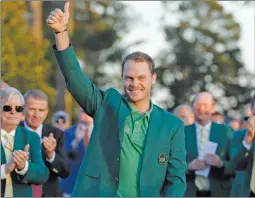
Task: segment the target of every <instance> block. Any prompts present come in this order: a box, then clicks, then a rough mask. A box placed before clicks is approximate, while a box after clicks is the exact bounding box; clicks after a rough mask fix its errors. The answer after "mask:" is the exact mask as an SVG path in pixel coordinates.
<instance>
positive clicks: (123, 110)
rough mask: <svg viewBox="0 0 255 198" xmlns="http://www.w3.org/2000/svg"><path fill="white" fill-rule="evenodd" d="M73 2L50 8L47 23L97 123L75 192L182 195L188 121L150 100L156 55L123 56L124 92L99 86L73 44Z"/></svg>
mask: <svg viewBox="0 0 255 198" xmlns="http://www.w3.org/2000/svg"><path fill="white" fill-rule="evenodd" d="M68 7H69V2H66V3H65V7H64V12H62V11H61V10H60V9H56V10H55V11H53V12H51V15H50V16H49V17H48V19H47V24H48V26H49V27H51V28H52V29H53V30H54V31H55V39H56V46H54V47H53V48H54V53H55V55H56V58H57V61H58V64H59V65H60V68H61V71H62V73H63V75H64V77H65V81H66V84H67V88H68V90H69V91H70V92H71V94H72V95H73V97H74V98H75V100H76V101H77V102H78V103H79V104H80V106H81V107H82V108H83V109H84V111H85V112H86V113H87V114H88V115H90V116H91V117H93V119H94V123H95V125H94V129H93V132H92V136H91V139H90V143H89V145H88V148H87V151H86V155H85V157H84V159H83V162H82V164H81V167H80V170H79V175H78V178H77V181H76V184H75V187H74V190H73V193H72V196H78V197H84V196H112V197H113V196H119V197H124V196H125V197H126V196H128V197H137V196H144V197H145V196H154V197H158V196H169V197H170V196H175V197H176V196H183V194H184V192H185V189H186V178H185V171H186V159H185V157H186V151H185V137H184V124H183V122H182V121H181V120H180V119H178V118H177V117H175V116H173V115H172V114H170V113H169V112H167V111H165V110H163V109H161V108H160V107H158V106H156V105H154V104H153V103H152V102H151V100H150V92H151V87H152V85H153V84H154V83H155V81H156V74H155V65H154V62H153V60H152V59H151V57H149V56H148V55H147V54H145V53H142V52H135V53H132V54H130V55H128V56H127V57H126V58H125V59H124V61H123V63H122V80H123V84H124V91H125V94H124V95H122V94H120V93H119V92H118V91H116V90H115V89H113V88H110V89H108V90H106V91H102V90H100V89H98V88H97V87H96V86H95V85H94V84H93V83H92V82H91V81H90V80H89V79H88V77H87V76H86V75H84V74H83V72H82V71H81V69H80V65H79V63H78V61H77V58H76V55H75V53H74V51H73V48H72V46H71V45H70V41H69V37H68V33H67V24H68V18H69V12H68Z"/></svg>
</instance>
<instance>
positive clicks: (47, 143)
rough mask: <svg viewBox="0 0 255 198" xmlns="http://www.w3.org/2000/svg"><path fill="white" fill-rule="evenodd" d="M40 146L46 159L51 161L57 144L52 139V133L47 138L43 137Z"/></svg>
mask: <svg viewBox="0 0 255 198" xmlns="http://www.w3.org/2000/svg"><path fill="white" fill-rule="evenodd" d="M42 144H43V146H44V148H45V151H46V156H47V158H48V159H51V158H52V157H53V153H54V151H55V148H56V146H57V142H56V139H55V138H54V137H53V133H50V135H49V137H44V138H43V140H42Z"/></svg>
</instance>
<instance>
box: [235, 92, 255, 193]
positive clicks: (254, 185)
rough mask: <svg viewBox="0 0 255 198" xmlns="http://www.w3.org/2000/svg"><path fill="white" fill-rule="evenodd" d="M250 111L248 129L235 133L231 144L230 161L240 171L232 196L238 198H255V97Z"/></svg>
mask: <svg viewBox="0 0 255 198" xmlns="http://www.w3.org/2000/svg"><path fill="white" fill-rule="evenodd" d="M251 109H252V113H253V115H252V116H250V118H249V119H248V128H247V129H243V130H239V131H236V132H235V133H234V135H233V139H232V144H231V153H230V157H231V161H232V162H233V164H235V169H236V170H237V171H240V177H238V178H236V181H235V186H233V187H235V191H233V193H232V195H235V196H239V197H249V196H250V197H254V196H255V95H254V96H253V99H252V103H251Z"/></svg>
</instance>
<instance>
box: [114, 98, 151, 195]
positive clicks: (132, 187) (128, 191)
mask: <svg viewBox="0 0 255 198" xmlns="http://www.w3.org/2000/svg"><path fill="white" fill-rule="evenodd" d="M129 106H130V108H131V114H130V115H129V116H128V117H127V118H126V120H125V124H124V134H123V140H122V146H121V153H120V175H119V187H118V191H117V196H118V197H138V196H139V180H140V171H141V166H142V157H143V150H144V145H145V140H146V134H147V128H148V123H149V118H150V113H151V112H152V109H153V105H152V103H150V106H151V107H150V110H149V111H148V112H147V113H145V114H141V113H140V112H138V111H136V110H135V109H134V108H133V106H132V105H131V104H129Z"/></svg>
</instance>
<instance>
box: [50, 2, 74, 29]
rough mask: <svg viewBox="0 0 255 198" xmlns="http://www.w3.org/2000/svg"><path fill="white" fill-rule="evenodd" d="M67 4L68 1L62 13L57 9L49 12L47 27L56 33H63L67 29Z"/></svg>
mask: <svg viewBox="0 0 255 198" xmlns="http://www.w3.org/2000/svg"><path fill="white" fill-rule="evenodd" d="M69 4H70V2H69V1H66V2H65V6H64V12H62V11H61V10H60V9H59V8H56V9H55V10H54V11H51V12H50V15H49V16H48V18H47V20H46V23H47V24H48V26H49V27H50V28H52V29H53V30H55V31H56V32H63V31H64V30H65V29H66V28H67V24H68V19H69Z"/></svg>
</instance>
